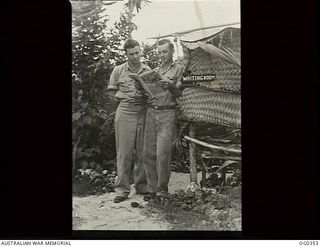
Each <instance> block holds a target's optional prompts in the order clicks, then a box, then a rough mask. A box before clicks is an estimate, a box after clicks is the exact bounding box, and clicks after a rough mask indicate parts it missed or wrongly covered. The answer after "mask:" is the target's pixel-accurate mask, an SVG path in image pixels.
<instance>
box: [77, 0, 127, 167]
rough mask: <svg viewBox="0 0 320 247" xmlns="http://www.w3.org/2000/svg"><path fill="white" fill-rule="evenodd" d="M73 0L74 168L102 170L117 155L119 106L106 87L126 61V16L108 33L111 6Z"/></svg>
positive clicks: (102, 3) (97, 2)
mask: <svg viewBox="0 0 320 247" xmlns="http://www.w3.org/2000/svg"><path fill="white" fill-rule="evenodd" d="M110 4H112V2H111V3H110V2H103V1H72V11H73V12H72V13H73V22H72V25H73V27H72V30H73V33H72V75H73V76H72V82H73V90H72V91H73V92H72V106H73V115H72V120H73V145H74V153H73V154H74V160H73V161H74V169H75V168H79V166H80V167H82V168H95V167H101V166H102V165H103V162H104V163H105V162H106V160H110V159H112V158H113V157H114V156H115V150H114V149H115V148H114V131H113V116H114V110H115V108H116V105H115V103H114V102H111V101H110V100H109V97H107V96H108V95H107V91H106V86H107V85H108V80H109V78H110V74H111V72H112V70H113V68H114V66H115V65H116V64H118V63H122V62H124V61H125V56H124V54H123V52H122V49H121V44H122V42H123V41H124V40H125V39H126V38H127V37H128V26H127V24H128V22H127V17H126V15H122V17H121V18H120V20H119V22H116V23H114V27H112V28H110V31H108V32H107V33H106V30H107V22H108V16H107V15H106V14H105V9H106V7H107V5H110Z"/></svg>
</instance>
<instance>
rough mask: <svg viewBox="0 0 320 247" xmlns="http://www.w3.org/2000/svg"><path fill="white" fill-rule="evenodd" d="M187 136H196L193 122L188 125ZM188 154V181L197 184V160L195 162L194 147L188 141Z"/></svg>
mask: <svg viewBox="0 0 320 247" xmlns="http://www.w3.org/2000/svg"><path fill="white" fill-rule="evenodd" d="M189 136H190V137H193V138H194V137H195V136H196V129H195V126H194V124H190V127H189ZM189 156H190V183H195V184H198V179H197V162H196V149H195V145H194V144H193V143H191V142H190V143H189Z"/></svg>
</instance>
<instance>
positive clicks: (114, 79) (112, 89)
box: [108, 67, 119, 101]
mask: <svg viewBox="0 0 320 247" xmlns="http://www.w3.org/2000/svg"><path fill="white" fill-rule="evenodd" d="M118 80H119V72H118V68H117V67H115V68H114V70H113V71H112V73H111V76H110V83H109V85H108V94H109V99H110V100H111V101H114V100H115V98H114V96H115V94H116V93H117V91H118V89H119V82H118Z"/></svg>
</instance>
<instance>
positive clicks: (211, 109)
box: [178, 87, 241, 128]
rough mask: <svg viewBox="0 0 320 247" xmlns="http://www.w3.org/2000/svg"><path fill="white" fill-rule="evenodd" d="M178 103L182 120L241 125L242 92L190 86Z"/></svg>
mask: <svg viewBox="0 0 320 247" xmlns="http://www.w3.org/2000/svg"><path fill="white" fill-rule="evenodd" d="M178 104H179V109H180V115H179V116H180V119H181V120H186V121H192V122H203V123H214V124H220V125H224V126H230V127H235V128H240V127H241V109H240V108H241V97H240V94H230V93H225V92H216V91H212V90H207V89H204V88H193V87H188V88H185V89H184V90H183V92H182V95H181V96H180V97H179V98H178Z"/></svg>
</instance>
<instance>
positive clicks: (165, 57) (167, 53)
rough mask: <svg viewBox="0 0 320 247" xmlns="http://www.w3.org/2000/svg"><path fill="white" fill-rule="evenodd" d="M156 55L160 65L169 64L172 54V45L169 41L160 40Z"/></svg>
mask: <svg viewBox="0 0 320 247" xmlns="http://www.w3.org/2000/svg"><path fill="white" fill-rule="evenodd" d="M157 45H158V53H159V56H160V59H161V62H162V63H171V62H172V60H173V54H174V45H173V44H172V43H171V41H170V40H169V39H161V40H159V41H158V43H157Z"/></svg>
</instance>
